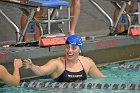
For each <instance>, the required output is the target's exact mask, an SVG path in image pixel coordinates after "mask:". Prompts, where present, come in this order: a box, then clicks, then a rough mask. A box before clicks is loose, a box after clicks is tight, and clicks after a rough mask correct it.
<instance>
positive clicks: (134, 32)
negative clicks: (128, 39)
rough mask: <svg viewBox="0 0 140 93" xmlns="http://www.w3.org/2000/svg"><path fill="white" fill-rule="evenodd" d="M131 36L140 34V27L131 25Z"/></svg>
mask: <svg viewBox="0 0 140 93" xmlns="http://www.w3.org/2000/svg"><path fill="white" fill-rule="evenodd" d="M129 30H130V31H129V33H130V36H140V27H130V29H129Z"/></svg>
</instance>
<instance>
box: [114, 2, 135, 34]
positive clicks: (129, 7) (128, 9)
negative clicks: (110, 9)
mask: <svg viewBox="0 0 140 93" xmlns="http://www.w3.org/2000/svg"><path fill="white" fill-rule="evenodd" d="M119 4H120V5H122V4H121V3H119ZM133 8H134V2H132V3H131V4H129V5H127V6H126V9H125V10H126V12H127V13H129V12H132V10H133ZM118 14H119V9H116V10H115V12H114V21H116V19H117V16H118ZM122 17H124V18H123V19H122ZM122 17H121V19H120V22H119V23H118V25H117V28H116V29H117V31H118V32H121V30H122V27H124V31H125V30H128V19H127V16H126V15H122Z"/></svg>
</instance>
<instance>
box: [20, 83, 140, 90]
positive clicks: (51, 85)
mask: <svg viewBox="0 0 140 93" xmlns="http://www.w3.org/2000/svg"><path fill="white" fill-rule="evenodd" d="M19 87H24V88H35V89H42V90H47V89H108V90H140V84H133V83H129V84H123V83H122V84H116V83H112V84H110V83H103V84H102V83H86V82H70V83H68V82H62V83H60V82H22V83H21V84H20V86H19Z"/></svg>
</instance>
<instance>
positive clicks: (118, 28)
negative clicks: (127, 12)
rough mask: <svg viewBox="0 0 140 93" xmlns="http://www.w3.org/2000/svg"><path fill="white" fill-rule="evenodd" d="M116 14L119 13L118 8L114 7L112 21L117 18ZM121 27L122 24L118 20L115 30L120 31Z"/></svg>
mask: <svg viewBox="0 0 140 93" xmlns="http://www.w3.org/2000/svg"><path fill="white" fill-rule="evenodd" d="M118 14H119V9H116V10H115V12H114V21H116V20H117V16H118ZM121 29H122V24H121V23H120V22H119V23H118V25H117V28H116V30H117V32H121Z"/></svg>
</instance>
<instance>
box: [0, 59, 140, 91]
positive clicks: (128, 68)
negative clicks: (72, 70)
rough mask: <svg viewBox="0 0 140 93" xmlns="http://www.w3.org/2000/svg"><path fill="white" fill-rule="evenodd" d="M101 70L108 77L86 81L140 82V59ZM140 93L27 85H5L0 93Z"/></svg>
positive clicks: (98, 82) (101, 82)
mask: <svg viewBox="0 0 140 93" xmlns="http://www.w3.org/2000/svg"><path fill="white" fill-rule="evenodd" d="M99 69H100V70H101V72H103V73H104V74H105V75H107V76H108V78H94V79H93V78H88V79H87V80H86V83H96V84H106V83H107V84H140V60H133V61H124V62H123V63H119V64H117V63H116V64H108V65H105V66H103V67H101V68H99ZM33 81H36V82H44V81H50V80H49V79H36V80H32V81H30V82H33ZM16 92H17V93H132V92H133V93H140V90H129V89H102V88H100V89H98V88H95V89H92V88H91V89H89V88H84V89H82V88H77V89H70V88H67V89H62V88H61V89H60V88H47V89H45V90H42V89H37V88H27V87H11V86H7V85H5V86H3V87H1V88H0V93H16Z"/></svg>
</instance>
